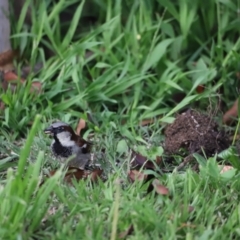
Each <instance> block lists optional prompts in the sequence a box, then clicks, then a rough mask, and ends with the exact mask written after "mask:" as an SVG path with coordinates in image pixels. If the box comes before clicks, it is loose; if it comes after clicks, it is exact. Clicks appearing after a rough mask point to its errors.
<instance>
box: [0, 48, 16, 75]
mask: <svg viewBox="0 0 240 240" xmlns="http://www.w3.org/2000/svg"><path fill="white" fill-rule="evenodd" d="M16 56H17V52H16V51H12V50H8V51H6V52H3V53H1V54H0V71H2V72H6V71H11V70H13V60H14V58H15V57H16Z"/></svg>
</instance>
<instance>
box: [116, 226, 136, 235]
mask: <svg viewBox="0 0 240 240" xmlns="http://www.w3.org/2000/svg"><path fill="white" fill-rule="evenodd" d="M133 231H134V227H133V225H132V224H131V225H130V226H129V227H128V229H127V230H125V231H123V232H121V233H120V234H119V236H118V238H120V239H122V238H126V237H127V236H129V235H131V234H132V233H133Z"/></svg>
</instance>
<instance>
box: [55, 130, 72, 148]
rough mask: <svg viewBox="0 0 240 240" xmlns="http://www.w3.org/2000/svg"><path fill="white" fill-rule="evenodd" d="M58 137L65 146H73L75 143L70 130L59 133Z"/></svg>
mask: <svg viewBox="0 0 240 240" xmlns="http://www.w3.org/2000/svg"><path fill="white" fill-rule="evenodd" d="M57 138H58V140H59V142H60V143H61V144H62V146H64V147H72V146H74V145H75V142H74V141H72V140H71V134H70V133H68V132H61V133H58V134H57Z"/></svg>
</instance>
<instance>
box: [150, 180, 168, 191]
mask: <svg viewBox="0 0 240 240" xmlns="http://www.w3.org/2000/svg"><path fill="white" fill-rule="evenodd" d="M152 185H153V187H154V189H155V191H156V192H157V193H158V194H160V195H169V189H168V188H167V187H165V186H164V185H162V184H161V183H160V182H159V180H158V179H154V180H153V182H152Z"/></svg>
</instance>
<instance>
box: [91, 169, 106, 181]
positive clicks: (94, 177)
mask: <svg viewBox="0 0 240 240" xmlns="http://www.w3.org/2000/svg"><path fill="white" fill-rule="evenodd" d="M102 174H103V170H102V169H100V168H98V169H95V170H94V171H92V173H91V174H90V177H91V181H92V182H97V181H98V180H99V179H102V178H101V176H102Z"/></svg>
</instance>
